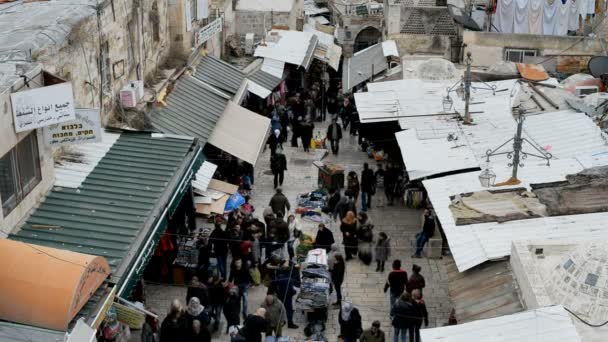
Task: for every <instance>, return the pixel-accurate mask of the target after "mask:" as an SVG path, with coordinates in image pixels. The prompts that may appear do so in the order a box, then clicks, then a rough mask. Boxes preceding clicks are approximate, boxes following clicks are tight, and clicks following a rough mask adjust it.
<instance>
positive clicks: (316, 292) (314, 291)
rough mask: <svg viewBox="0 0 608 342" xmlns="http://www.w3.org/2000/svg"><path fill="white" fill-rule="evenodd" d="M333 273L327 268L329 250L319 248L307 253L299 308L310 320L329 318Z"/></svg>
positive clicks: (297, 302) (299, 295)
mask: <svg viewBox="0 0 608 342" xmlns="http://www.w3.org/2000/svg"><path fill="white" fill-rule="evenodd" d="M330 286H331V275H330V274H329V271H328V268H327V252H326V251H325V250H324V249H321V248H317V249H313V250H311V251H309V252H308V254H307V255H306V259H305V263H304V269H303V270H302V282H301V287H300V293H299V294H298V297H297V298H296V305H297V308H298V309H300V310H302V311H304V312H306V314H307V317H308V320H309V321H310V322H312V321H325V320H327V307H328V305H329V288H330Z"/></svg>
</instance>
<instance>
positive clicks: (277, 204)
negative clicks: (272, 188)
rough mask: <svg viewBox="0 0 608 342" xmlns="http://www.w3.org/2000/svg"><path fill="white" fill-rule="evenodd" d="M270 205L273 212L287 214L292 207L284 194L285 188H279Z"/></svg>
mask: <svg viewBox="0 0 608 342" xmlns="http://www.w3.org/2000/svg"><path fill="white" fill-rule="evenodd" d="M268 205H269V206H270V207H271V208H272V212H273V213H275V215H276V214H277V213H283V214H286V213H288V212H289V210H290V209H291V205H290V204H289V200H288V199H287V197H285V195H283V190H282V189H281V188H277V190H276V193H275V194H274V196H272V198H271V199H270V202H268Z"/></svg>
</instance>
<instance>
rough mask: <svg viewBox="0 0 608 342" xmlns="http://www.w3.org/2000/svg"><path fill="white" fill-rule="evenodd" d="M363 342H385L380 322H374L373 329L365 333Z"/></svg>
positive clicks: (362, 335)
mask: <svg viewBox="0 0 608 342" xmlns="http://www.w3.org/2000/svg"><path fill="white" fill-rule="evenodd" d="M359 341H361V342H385V341H386V340H385V337H384V331H382V330H380V321H374V322H372V326H371V328H369V329H367V330H365V331H363V334H361V338H360V339H359Z"/></svg>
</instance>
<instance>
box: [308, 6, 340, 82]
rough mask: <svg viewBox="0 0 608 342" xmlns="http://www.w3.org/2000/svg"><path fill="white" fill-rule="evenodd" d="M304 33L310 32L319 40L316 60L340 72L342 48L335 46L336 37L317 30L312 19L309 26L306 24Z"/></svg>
mask: <svg viewBox="0 0 608 342" xmlns="http://www.w3.org/2000/svg"><path fill="white" fill-rule="evenodd" d="M304 32H310V33H312V34H314V35H315V36H316V37H317V38H318V39H319V43H318V44H317V48H316V49H315V58H316V59H318V60H320V61H322V62H325V63H327V64H328V65H329V66H330V67H331V68H332V69H334V70H336V71H338V68H339V66H340V57H342V47H341V46H339V45H337V44H334V39H335V37H334V35H333V34H329V33H325V32H322V31H319V30H317V29H316V22H315V20H314V19H312V18H310V19H309V20H308V24H304Z"/></svg>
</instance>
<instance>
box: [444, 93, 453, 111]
mask: <svg viewBox="0 0 608 342" xmlns="http://www.w3.org/2000/svg"><path fill="white" fill-rule="evenodd" d="M453 104H454V101H452V98H451V97H450V94H448V95H446V96H445V97H444V98H443V112H444V113H449V112H450V110H452V105H453Z"/></svg>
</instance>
